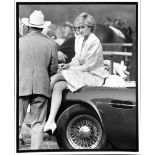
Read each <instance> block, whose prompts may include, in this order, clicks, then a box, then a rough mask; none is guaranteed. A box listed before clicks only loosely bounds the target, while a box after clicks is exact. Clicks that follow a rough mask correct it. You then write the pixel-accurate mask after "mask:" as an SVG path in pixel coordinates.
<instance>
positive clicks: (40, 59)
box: [18, 10, 58, 149]
mask: <svg viewBox="0 0 155 155" xmlns="http://www.w3.org/2000/svg"><path fill="white" fill-rule="evenodd" d="M22 22H23V23H24V24H25V25H27V26H28V29H29V33H28V34H27V35H25V36H24V37H20V39H19V103H18V104H19V132H20V130H21V127H22V124H23V121H24V119H25V115H26V112H27V107H28V104H30V106H31V112H32V115H33V117H34V120H33V122H32V124H31V149H41V143H42V141H43V127H44V123H45V119H46V111H47V103H48V99H49V98H50V97H51V92H50V76H52V75H53V74H55V73H56V71H57V63H58V60H57V48H56V47H57V46H56V43H55V42H54V41H53V40H51V39H49V38H48V37H47V36H45V35H43V34H42V33H41V32H42V30H43V28H44V27H46V26H48V25H50V22H44V15H43V14H42V12H41V11H36V10H35V11H34V12H33V13H32V14H31V15H30V18H29V19H28V18H23V19H22ZM38 25H39V26H38Z"/></svg>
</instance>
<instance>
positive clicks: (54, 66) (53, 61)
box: [49, 42, 58, 77]
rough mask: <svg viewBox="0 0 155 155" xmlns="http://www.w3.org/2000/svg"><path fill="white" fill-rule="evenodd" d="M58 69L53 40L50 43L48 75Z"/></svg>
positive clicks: (51, 74)
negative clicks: (50, 54) (50, 53)
mask: <svg viewBox="0 0 155 155" xmlns="http://www.w3.org/2000/svg"><path fill="white" fill-rule="evenodd" d="M57 70H58V48H57V45H56V43H55V42H53V44H52V56H51V61H50V65H49V76H50V77H51V76H53V75H54V74H56V72H57Z"/></svg>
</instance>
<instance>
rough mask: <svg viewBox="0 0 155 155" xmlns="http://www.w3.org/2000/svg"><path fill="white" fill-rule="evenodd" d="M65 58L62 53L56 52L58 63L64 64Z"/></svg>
mask: <svg viewBox="0 0 155 155" xmlns="http://www.w3.org/2000/svg"><path fill="white" fill-rule="evenodd" d="M66 58H67V56H66V55H65V54H64V53H62V52H61V51H58V60H59V61H60V62H64V63H65V62H66Z"/></svg>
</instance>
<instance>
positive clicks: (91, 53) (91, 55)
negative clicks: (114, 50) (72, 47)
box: [70, 41, 102, 72]
mask: <svg viewBox="0 0 155 155" xmlns="http://www.w3.org/2000/svg"><path fill="white" fill-rule="evenodd" d="M85 52H87V57H86V61H85V63H84V64H83V65H78V66H71V67H70V69H71V70H78V71H83V72H88V71H90V70H92V69H93V68H94V66H96V64H97V63H98V60H99V58H100V57H101V56H102V55H101V53H102V46H101V44H100V42H98V41H96V42H93V43H91V44H90V45H89V47H88V48H87V51H85Z"/></svg>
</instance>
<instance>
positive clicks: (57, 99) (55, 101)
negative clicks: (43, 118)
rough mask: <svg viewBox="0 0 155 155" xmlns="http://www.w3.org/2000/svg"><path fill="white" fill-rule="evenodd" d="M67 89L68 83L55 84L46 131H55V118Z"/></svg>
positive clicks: (59, 82)
mask: <svg viewBox="0 0 155 155" xmlns="http://www.w3.org/2000/svg"><path fill="white" fill-rule="evenodd" d="M66 87H67V83H66V81H58V82H56V83H55V84H54V87H53V93H52V99H51V108H50V115H49V117H48V120H47V122H46V124H45V127H44V131H47V130H52V132H54V131H53V130H55V128H56V126H53V125H55V117H56V114H57V112H58V110H59V107H60V105H61V101H62V91H63V90H64V89H65V88H66Z"/></svg>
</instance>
